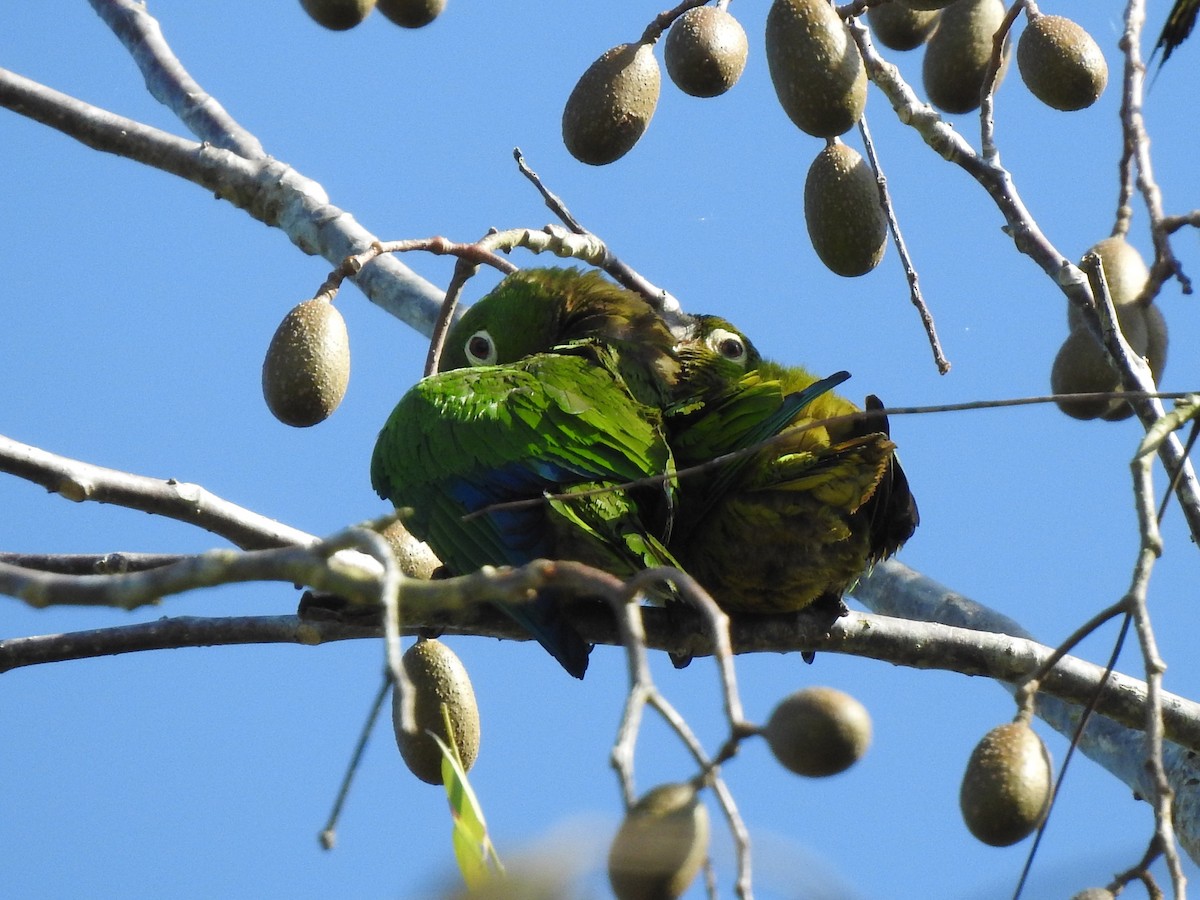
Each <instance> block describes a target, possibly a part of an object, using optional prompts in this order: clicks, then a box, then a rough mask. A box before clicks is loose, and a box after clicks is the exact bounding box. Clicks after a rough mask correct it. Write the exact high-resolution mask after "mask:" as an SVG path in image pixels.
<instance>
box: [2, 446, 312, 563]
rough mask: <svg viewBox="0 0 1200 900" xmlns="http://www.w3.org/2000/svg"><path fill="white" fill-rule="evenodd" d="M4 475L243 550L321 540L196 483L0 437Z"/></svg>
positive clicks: (67, 496) (76, 499)
mask: <svg viewBox="0 0 1200 900" xmlns="http://www.w3.org/2000/svg"><path fill="white" fill-rule="evenodd" d="M0 472H7V473H9V474H10V475H16V476H17V477H18V478H24V479H25V480H26V481H32V482H33V483H34V484H40V485H42V487H44V488H46V490H48V491H52V492H54V493H57V494H60V495H62V496H63V497H66V498H67V499H68V500H73V501H75V502H77V503H78V502H82V501H84V500H94V501H96V502H97V503H112V504H114V505H116V506H124V507H127V508H128V509H136V510H140V511H141V512H148V513H153V514H155V515H159V516H166V517H167V518H169V519H177V520H178V521H180V522H187V523H189V524H192V525H196V526H198V527H200V528H203V529H204V530H205V531H210V532H212V533H213V534H217V535H220V536H221V537H223V538H226V539H227V540H229V541H230V542H232V543H233V544H235V545H236V546H238V547H241V548H242V549H244V550H262V549H266V548H269V547H286V546H291V545H297V544H298V545H305V544H311V543H313V542H314V541H316V540H317V538H316V537H315V536H313V535H311V534H308V533H307V532H304V531H300V530H299V529H297V528H292V527H291V526H290V525H284V524H283V523H281V522H277V521H275V520H274V519H269V518H267V517H266V516H263V515H259V514H258V513H256V512H252V511H250V510H248V509H245V508H244V507H241V506H237V505H236V504H234V503H230V502H229V501H228V500H222V499H221V498H220V497H217V496H214V495H213V494H210V493H209V492H208V491H206V490H205V489H204V488H202V487H200V486H199V485H196V484H188V483H186V482H181V481H176V480H175V479H173V478H166V479H162V478H147V477H146V476H144V475H131V474H130V473H128V472H121V471H119V470H117V469H106V468H104V467H103V466H96V465H92V464H91V463H85V462H82V461H80V460H77V459H70V458H68V457H65V456H58V455H56V454H54V453H48V452H47V451H45V450H39V449H38V448H37V447H31V446H30V445H28V444H22V443H20V442H18V441H14V440H12V439H11V438H7V437H4V436H2V435H0Z"/></svg>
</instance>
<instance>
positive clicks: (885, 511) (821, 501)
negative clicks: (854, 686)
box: [667, 316, 918, 612]
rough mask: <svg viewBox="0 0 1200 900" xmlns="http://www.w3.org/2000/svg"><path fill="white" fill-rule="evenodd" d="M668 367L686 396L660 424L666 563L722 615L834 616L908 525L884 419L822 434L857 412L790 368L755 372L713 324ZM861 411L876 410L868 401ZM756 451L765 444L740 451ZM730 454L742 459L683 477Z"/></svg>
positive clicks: (762, 366) (767, 365) (904, 483)
mask: <svg viewBox="0 0 1200 900" xmlns="http://www.w3.org/2000/svg"><path fill="white" fill-rule="evenodd" d="M679 356H680V359H681V362H682V365H683V375H682V376H681V380H682V381H683V382H684V383H689V384H692V385H694V386H695V388H696V390H695V391H694V393H695V396H694V397H693V398H692V400H691V401H690V402H684V403H681V404H679V405H677V406H676V407H675V408H674V409H672V410H671V411H669V414H668V416H667V421H668V429H669V435H670V437H669V440H670V441H671V445H672V448H673V450H674V451H675V454H676V463H677V465H678V467H679V469H680V470H684V473H683V474H682V475H681V478H680V489H679V492H680V509H679V514H678V516H677V520H676V524H675V528H674V531H673V533H672V537H671V541H670V544H669V546H670V549H671V551H672V552H673V553H674V554H675V556H676V557H677V558H678V560H679V561H680V563H682V565H683V566H684V568H685V569H686V570H687V571H688V572H689V573H690V574H692V575H693V576H694V577H695V578H696V579H697V580H698V581H700V583H701V584H703V585H704V586H705V587H706V588H707V589H708V590H709V592H710V593H711V594H712V595H713V598H714V599H715V600H716V601H717V603H718V604H720V605H721V606H722V607H723V608H725V609H727V610H731V611H737V612H790V611H796V610H799V609H803V608H804V607H806V606H809V605H810V604H812V603H814V602H816V601H818V600H826V601H831V602H836V603H838V604H839V605H840V599H841V596H842V594H843V593H844V592H845V591H846V590H847V589H848V588H849V587H851V586H852V585H853V584H854V582H855V581H856V580H857V579H858V577H859V576H860V575H861V574H862V573H863V571H864V570H865V569H867V568H868V567H869V566H871V565H872V564H874V563H875V562H877V561H879V560H881V559H884V558H886V557H888V556H891V555H892V554H893V553H895V552H896V551H897V550H898V549H899V547H900V546H901V545H902V544H903V543H904V542H905V541H906V540H907V539H908V538H909V537H910V536H911V535H912V533H913V530H914V529H915V528H916V526H917V522H918V514H917V507H916V503H915V502H914V500H913V498H912V494H911V492H910V491H909V487H908V480H907V478H906V477H905V475H904V471H903V469H902V468H901V467H900V463H899V461H898V460H897V459H896V456H895V444H893V443H892V441H891V439H890V436H889V429H888V423H887V420H886V418H882V417H872V418H869V419H865V420H861V419H860V420H847V421H840V422H838V421H833V422H824V421H823V420H826V419H833V418H835V417H838V416H846V415H849V414H852V413H856V412H860V410H859V408H858V407H857V406H855V405H854V404H852V403H851V402H850V401H848V400H846V399H845V398H843V397H841V396H839V395H838V394H835V393H833V392H832V391H828V390H826V389H825V388H826V387H827V386H828V385H829V383H830V381H833V380H837V378H836V377H835V378H834V379H826V380H825V381H822V382H818V380H817V379H816V378H815V377H814V376H813V375H811V374H810V373H808V372H807V371H805V370H804V369H802V368H800V367H784V366H781V365H778V364H776V363H772V362H770V361H767V360H764V359H762V357H761V356H760V355H759V354H758V352H757V351H756V350H755V349H754V347H753V345H752V344H751V343H750V341H749V340H748V339H747V338H746V337H745V336H744V335H743V334H741V332H739V331H737V330H736V329H735V328H734V327H733V326H732V325H730V324H729V323H728V322H726V321H724V320H722V319H719V318H716V317H712V316H702V317H699V318H698V320H697V327H696V331H695V333H694V334H693V335H692V336H690V337H689V338H688V339H687V340H685V341H684V342H683V343H682V345H681V346H680V348H679ZM846 377H848V376H846ZM814 395H815V396H814ZM797 400H799V401H800V402H799V403H797ZM867 407H868V409H871V408H882V404H880V403H879V401H878V400H877V399H876V398H874V397H870V398H868V400H867ZM772 435H774V437H772ZM765 438H772V439H771V440H770V441H769V442H768V443H765V444H762V445H761V446H759V447H758V449H754V450H748V451H747V449H746V448H750V447H753V446H755V445H757V444H759V443H760V442H761V441H763V440H764V439H765ZM735 451H745V452H743V453H741V454H739V455H738V456H736V458H734V459H732V460H731V461H729V462H727V463H722V464H721V465H719V466H717V467H715V468H712V467H710V468H708V469H706V470H705V471H703V472H701V473H700V474H698V475H696V476H689V475H688V474H686V469H687V468H688V467H691V466H696V465H698V464H701V463H704V462H707V461H708V460H712V459H714V458H716V457H720V456H722V455H724V454H728V453H733V452H735Z"/></svg>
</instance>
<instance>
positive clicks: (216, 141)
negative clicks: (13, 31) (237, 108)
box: [89, 0, 267, 159]
mask: <svg viewBox="0 0 1200 900" xmlns="http://www.w3.org/2000/svg"><path fill="white" fill-rule="evenodd" d="M89 2H90V3H91V4H92V9H94V10H95V11H96V14H97V15H98V16H100V18H102V19H103V20H104V22H105V24H106V25H108V27H109V28H111V29H112V30H113V34H115V35H116V36H117V38H118V39H120V41H121V43H122V44H124V46H125V49H126V50H127V51H129V55H130V56H132V57H133V61H134V62H135V63H137V67H138V68H139V69H141V71H142V76H143V77H144V78H145V80H146V90H147V91H149V92H150V95H151V96H152V97H154V99H156V100H157V101H158V102H159V103H161V104H163V105H164V106H166V107H167V108H168V109H170V110H171V112H173V113H175V115H177V116H178V117H179V120H180V121H181V122H183V124H184V125H186V126H187V129H188V130H189V131H190V132H191V133H192V134H194V135H195V136H196V137H198V138H199V139H200V140H202V141H204V142H205V143H209V144H212V145H213V146H214V147H220V148H222V149H224V150H231V151H233V152H234V153H236V154H237V155H238V156H241V157H244V158H245V159H262V158H263V157H265V156H266V155H267V154H266V152H265V151H264V150H263V148H262V144H260V143H259V141H258V138H256V137H255V136H254V135H252V134H251V133H250V132H249V131H247V130H246V129H245V128H243V127H242V126H241V125H239V124H238V123H237V122H236V121H235V120H234V118H233V117H232V116H231V115H229V113H228V112H226V110H225V107H223V106H222V105H221V104H220V103H218V102H217V100H216V98H215V97H213V96H212V95H210V94H209V93H207V92H206V91H205V90H204V89H203V88H201V87H200V85H199V84H197V83H196V82H195V80H193V79H192V76H191V75H189V74H188V71H187V69H185V68H184V67H183V63H181V62H180V61H179V59H178V58H176V56H175V54H174V53H173V52H171V48H170V47H169V46H168V45H167V42H166V40H165V39H164V38H163V33H162V29H161V28H160V27H159V24H158V20H157V19H155V18H154V17H153V16H152V15H150V13H148V12H147V11H146V7H145V4H143V3H136V2H134V0H89Z"/></svg>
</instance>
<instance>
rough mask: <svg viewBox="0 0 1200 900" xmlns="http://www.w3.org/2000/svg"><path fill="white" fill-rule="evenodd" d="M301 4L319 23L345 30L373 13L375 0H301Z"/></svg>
mask: <svg viewBox="0 0 1200 900" xmlns="http://www.w3.org/2000/svg"><path fill="white" fill-rule="evenodd" d="M300 5H301V6H303V7H304V11H305V12H306V13H308V15H309V16H310V17H311V18H312V20H313V21H314V22H316V23H317V24H318V25H324V26H325V27H326V28H329V29H332V30H333V31H345V30H346V29H347V28H353V27H354V26H355V25H357V24H358V23H359V22H361V21H362V20H363V19H365V18H366V17H367V16H369V15H370V14H371V10H372V9H373V8H374V7H375V0H300Z"/></svg>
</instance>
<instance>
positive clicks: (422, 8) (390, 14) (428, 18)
mask: <svg viewBox="0 0 1200 900" xmlns="http://www.w3.org/2000/svg"><path fill="white" fill-rule="evenodd" d="M375 7H376V9H378V10H379V11H380V12H381V13H382V14H383V16H384V18H386V19H388V20H389V21H391V22H395V23H396V24H397V25H399V26H400V27H401V28H421V27H423V26H425V25H428V24H429V23H430V22H432V21H433V20H434V19H436V18H437V17H438V16H440V15H441V14H442V10H444V9H445V8H446V0H375Z"/></svg>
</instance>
